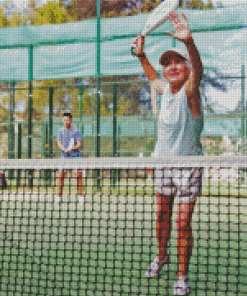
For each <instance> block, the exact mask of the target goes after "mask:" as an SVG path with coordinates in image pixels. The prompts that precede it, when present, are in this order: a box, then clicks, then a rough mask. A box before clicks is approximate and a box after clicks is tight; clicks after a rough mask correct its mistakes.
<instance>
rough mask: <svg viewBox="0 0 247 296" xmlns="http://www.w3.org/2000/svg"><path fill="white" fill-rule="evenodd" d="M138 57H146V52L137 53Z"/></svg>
mask: <svg viewBox="0 0 247 296" xmlns="http://www.w3.org/2000/svg"><path fill="white" fill-rule="evenodd" d="M136 56H137V57H138V58H144V57H145V56H146V54H145V52H143V53H142V54H137V55H136Z"/></svg>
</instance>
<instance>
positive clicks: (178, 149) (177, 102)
mask: <svg viewBox="0 0 247 296" xmlns="http://www.w3.org/2000/svg"><path fill="white" fill-rule="evenodd" d="M202 129H203V109H202V104H201V113H200V116H199V118H197V119H194V118H193V117H192V115H191V112H190V108H189V105H188V102H187V96H186V93H185V89H184V87H182V88H181V90H180V91H179V92H177V93H176V94H172V93H171V91H170V86H169V84H168V85H167V86H166V87H165V89H164V92H163V95H162V100H161V108H160V112H159V119H158V139H157V143H156V146H155V150H154V154H153V156H154V157H170V156H183V155H202V154H203V152H202V145H201V143H200V136H201V132H202Z"/></svg>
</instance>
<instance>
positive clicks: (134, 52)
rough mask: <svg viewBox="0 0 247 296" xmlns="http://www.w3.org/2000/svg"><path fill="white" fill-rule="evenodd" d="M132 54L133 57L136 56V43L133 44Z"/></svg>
mask: <svg viewBox="0 0 247 296" xmlns="http://www.w3.org/2000/svg"><path fill="white" fill-rule="evenodd" d="M131 55H132V56H133V57H136V51H135V46H134V45H132V46H131Z"/></svg>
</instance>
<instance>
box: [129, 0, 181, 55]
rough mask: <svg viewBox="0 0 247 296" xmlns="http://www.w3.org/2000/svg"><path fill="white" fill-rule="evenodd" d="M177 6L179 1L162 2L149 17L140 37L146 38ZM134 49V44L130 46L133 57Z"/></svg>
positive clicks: (165, 0)
mask: <svg viewBox="0 0 247 296" xmlns="http://www.w3.org/2000/svg"><path fill="white" fill-rule="evenodd" d="M178 6H179V0H164V1H163V2H162V3H160V4H159V5H158V6H157V7H156V8H155V9H154V10H153V11H152V12H151V14H150V15H149V17H148V19H147V21H146V23H145V28H144V30H143V31H142V33H141V35H142V36H143V37H146V36H147V35H148V34H149V33H150V32H152V31H153V30H154V29H156V28H157V27H159V26H160V25H162V24H163V23H164V22H165V21H166V20H167V19H168V17H169V14H170V12H171V11H174V10H176V9H177V8H178ZM135 47H136V44H135V42H134V43H133V44H132V46H131V53H132V55H134V56H135V55H136V53H135Z"/></svg>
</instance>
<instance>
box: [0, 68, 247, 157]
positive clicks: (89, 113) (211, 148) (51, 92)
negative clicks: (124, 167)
mask: <svg viewBox="0 0 247 296" xmlns="http://www.w3.org/2000/svg"><path fill="white" fill-rule="evenodd" d="M221 79H224V80H226V81H231V80H232V81H236V80H238V81H240V82H241V83H240V85H239V87H240V88H241V96H240V97H239V102H238V106H237V107H238V108H237V109H236V110H235V111H234V112H228V113H225V114H209V113H208V106H206V105H205V123H204V130H203V134H202V138H203V139H202V143H203V146H204V151H206V153H207V154H222V153H225V152H229V151H230V152H231V153H234V154H236V153H241V154H243V153H245V150H246V148H245V147H246V140H245V139H246V126H247V120H246V99H245V76H244V69H242V73H241V75H239V76H236V77H221ZM112 80H114V81H113V82H109V81H108V82H102V83H101V94H100V114H101V116H100V119H98V116H97V90H96V85H95V84H82V82H83V80H80V81H79V83H78V81H77V83H75V84H71V85H56V86H46V87H37V86H35V85H34V86H33V100H32V101H33V103H32V117H31V118H32V120H31V121H28V118H29V113H30V110H29V109H30V107H29V106H28V100H29V98H28V93H29V89H28V85H27V86H26V85H24V86H23V87H19V85H17V84H12V85H10V86H8V87H5V89H2V97H4V96H5V99H4V101H5V104H3V105H2V108H1V111H2V113H0V116H1V118H0V119H1V123H0V134H1V139H2V141H1V145H0V157H1V158H29V155H31V157H32V158H48V157H59V155H60V153H59V151H58V149H57V141H56V138H57V133H58V129H59V128H60V127H61V126H62V118H61V114H62V112H63V111H65V110H70V111H71V112H72V114H73V124H74V125H75V126H76V127H77V128H78V130H79V131H80V132H81V133H82V136H83V145H82V149H81V150H82V153H83V155H84V156H85V157H87V156H95V155H96V153H97V144H98V143H97V140H98V139H97V137H98V138H99V137H100V155H101V156H140V155H144V156H149V155H151V153H152V151H153V149H154V145H155V141H156V136H157V117H155V116H152V114H151V101H150V95H149V94H150V89H149V85H148V83H147V82H146V80H141V78H140V77H138V78H137V77H132V80H130V78H129V77H128V78H126V77H123V78H121V79H120V78H119V79H116V78H113V79H112ZM28 107H29V108H28ZM30 125H31V126H30ZM98 130H99V131H100V133H99V134H98V133H97V131H98ZM30 131H31V133H30ZM30 143H31V145H30ZM29 150H31V151H29Z"/></svg>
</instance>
